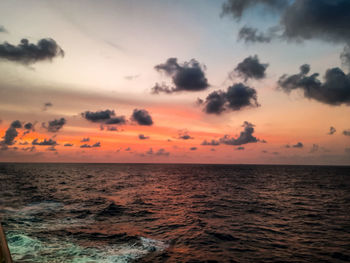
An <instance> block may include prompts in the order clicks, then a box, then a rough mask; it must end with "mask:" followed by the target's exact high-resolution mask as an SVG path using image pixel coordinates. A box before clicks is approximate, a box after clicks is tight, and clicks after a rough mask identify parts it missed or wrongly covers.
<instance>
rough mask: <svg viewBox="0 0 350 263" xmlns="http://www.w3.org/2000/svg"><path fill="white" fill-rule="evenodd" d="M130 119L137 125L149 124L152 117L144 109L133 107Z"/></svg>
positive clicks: (151, 122)
mask: <svg viewBox="0 0 350 263" xmlns="http://www.w3.org/2000/svg"><path fill="white" fill-rule="evenodd" d="M131 119H132V120H133V121H135V122H137V123H138V124H139V125H144V126H151V125H152V124H153V120H152V117H151V115H149V113H148V111H146V110H139V109H134V112H133V113H132V116H131Z"/></svg>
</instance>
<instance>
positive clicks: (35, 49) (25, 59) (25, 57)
mask: <svg viewBox="0 0 350 263" xmlns="http://www.w3.org/2000/svg"><path fill="white" fill-rule="evenodd" d="M57 56H61V57H63V56H64V51H63V50H62V48H61V47H60V46H59V45H57V43H56V41H55V40H53V39H51V38H47V39H41V40H39V41H38V43H37V44H30V43H29V41H28V40H27V39H22V40H21V43H20V44H18V45H17V46H14V45H11V44H9V43H7V42H5V43H3V44H0V59H6V60H9V61H14V62H18V63H22V64H25V65H27V64H32V63H35V62H38V61H44V60H48V61H51V60H52V59H53V58H55V57H57Z"/></svg>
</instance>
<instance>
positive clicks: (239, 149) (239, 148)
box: [236, 146, 245, 151]
mask: <svg viewBox="0 0 350 263" xmlns="http://www.w3.org/2000/svg"><path fill="white" fill-rule="evenodd" d="M244 149H245V148H244V147H243V146H239V147H237V148H236V150H237V151H242V150H244Z"/></svg>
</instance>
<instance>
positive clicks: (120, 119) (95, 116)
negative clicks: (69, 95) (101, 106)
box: [81, 109, 126, 124]
mask: <svg viewBox="0 0 350 263" xmlns="http://www.w3.org/2000/svg"><path fill="white" fill-rule="evenodd" d="M81 116H82V117H83V118H85V119H86V120H88V121H91V122H98V123H104V124H125V123H126V120H125V117H124V116H115V112H114V110H108V109H107V110H101V111H95V112H93V111H85V112H83V113H81Z"/></svg>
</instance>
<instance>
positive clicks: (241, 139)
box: [220, 121, 259, 145]
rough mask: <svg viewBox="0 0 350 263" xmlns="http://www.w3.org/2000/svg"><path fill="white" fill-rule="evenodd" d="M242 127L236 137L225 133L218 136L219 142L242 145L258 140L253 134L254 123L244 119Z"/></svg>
mask: <svg viewBox="0 0 350 263" xmlns="http://www.w3.org/2000/svg"><path fill="white" fill-rule="evenodd" d="M242 127H244V130H243V131H242V132H241V133H240V135H239V136H238V137H237V138H233V137H230V136H228V135H225V136H224V137H222V138H220V143H222V144H227V145H243V144H247V143H256V142H258V141H259V140H258V139H257V138H256V137H254V136H253V133H254V125H253V124H252V123H250V122H247V121H245V122H244V123H243V125H242Z"/></svg>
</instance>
